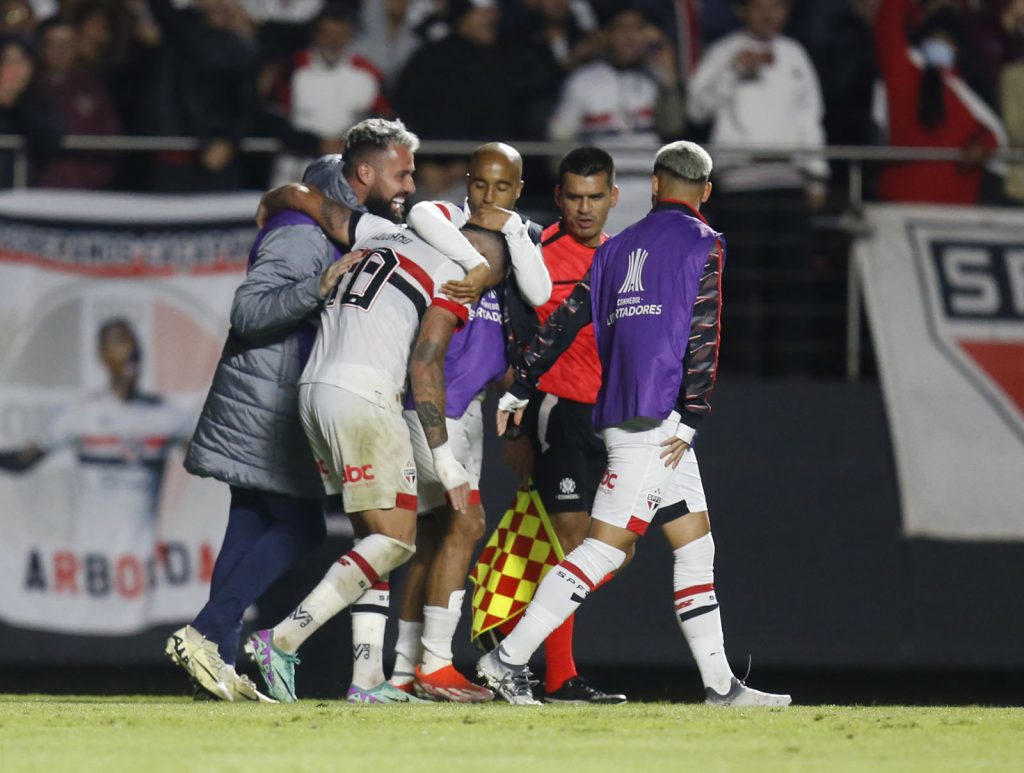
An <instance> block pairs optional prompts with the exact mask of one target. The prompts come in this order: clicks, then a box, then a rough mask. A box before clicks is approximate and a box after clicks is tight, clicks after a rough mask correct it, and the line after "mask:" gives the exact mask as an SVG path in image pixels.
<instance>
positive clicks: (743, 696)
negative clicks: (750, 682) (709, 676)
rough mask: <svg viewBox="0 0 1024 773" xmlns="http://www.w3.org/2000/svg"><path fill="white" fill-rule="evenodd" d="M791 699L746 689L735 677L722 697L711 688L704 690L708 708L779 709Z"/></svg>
mask: <svg viewBox="0 0 1024 773" xmlns="http://www.w3.org/2000/svg"><path fill="white" fill-rule="evenodd" d="M792 702H793V699H792V698H791V697H789V696H788V695H777V694H775V693H770V692H761V691H760V690H755V689H754V688H752V687H747V685H746V684H744V683H743V682H742V681H740V680H739V679H737V678H736V677H735V676H734V677H733V678H732V684H731V685H730V686H729V691H728V692H727V693H725V694H724V695H723V694H721V693H719V692H716V691H715V690H714V689H713V688H711V687H705V688H704V703H706V704H707V705H708V706H731V707H733V708H746V707H747V706H769V707H776V708H781V707H782V706H788V705H789V704H790V703H792Z"/></svg>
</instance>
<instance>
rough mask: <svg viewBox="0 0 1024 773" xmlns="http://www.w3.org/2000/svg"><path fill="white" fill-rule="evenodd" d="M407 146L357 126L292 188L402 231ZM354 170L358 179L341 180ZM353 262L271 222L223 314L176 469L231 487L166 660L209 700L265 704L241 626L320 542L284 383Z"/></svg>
mask: <svg viewBox="0 0 1024 773" xmlns="http://www.w3.org/2000/svg"><path fill="white" fill-rule="evenodd" d="M418 145H419V140H418V139H417V137H416V136H415V135H414V134H412V133H411V132H409V131H407V130H406V129H405V127H404V126H403V125H402V123H401V122H400V121H384V120H382V119H368V120H366V121H363V122H362V123H360V124H357V125H356V126H354V127H353V128H352V129H351V130H350V132H349V134H348V136H347V147H346V153H345V156H344V160H342V158H341V157H338V156H328V157H324V158H322V159H319V160H317V161H314V162H313V163H312V164H310V166H309V168H308V169H307V170H306V174H305V176H304V177H303V182H308V183H310V184H311V185H315V186H316V187H318V188H320V189H322V190H323V191H324V192H325V194H326V195H327V196H328V197H330V198H331V199H333V200H334V201H336V202H340V203H342V204H345V205H347V206H348V207H350V208H353V209H368V210H370V211H371V212H374V213H375V214H378V215H381V216H385V217H389V218H390V219H392V220H394V221H395V222H401V221H402V220H403V219H404V215H405V213H404V203H405V198H406V196H407V195H409V194H411V193H412V192H413V191H414V190H415V185H414V183H413V178H412V172H413V153H414V152H415V150H416V148H417V147H418ZM356 167H358V168H359V170H360V173H359V174H354V175H349V174H347V173H343V169H344V170H345V172H348V171H349V170H350V169H352V168H356ZM345 243H346V244H348V243H350V242H349V241H346V242H345ZM354 262H355V259H354V258H346V259H341V254H340V252H339V250H338V249H337V247H335V245H334V243H333V242H331V241H329V240H328V239H327V237H326V236H325V235H324V233H323V231H322V230H321V229H320V228H319V226H318V225H317V224H316V222H315V221H314V220H313V219H312V218H310V217H307V216H306V215H303V214H300V213H297V212H282V213H280V214H278V215H276V216H275V217H273V218H272V219H271V220H270V221H269V222H267V223H266V224H265V225H264V226H263V227H262V228H261V229H260V232H259V235H258V236H257V238H256V242H255V244H254V245H253V248H252V251H251V253H250V257H249V271H248V275H247V276H246V279H245V280H244V281H243V282H242V284H241V285H240V286H239V288H238V290H237V291H236V292H235V297H234V301H233V303H232V305H231V330H230V332H229V334H228V339H227V342H226V343H225V345H224V351H223V353H222V355H221V359H220V362H219V363H218V366H217V370H216V373H215V375H214V379H213V385H212V386H211V388H210V393H209V395H208V397H207V400H206V405H205V406H204V408H203V413H202V415H201V417H200V419H199V424H198V426H197V427H196V431H195V435H194V436H193V439H192V445H191V447H190V449H189V453H188V457H187V458H186V460H185V467H186V469H187V470H188V471H189V472H191V473H193V474H195V475H200V476H203V477H212V478H216V479H217V480H220V481H223V482H225V483H227V484H228V485H229V486H230V487H231V507H230V510H229V513H228V525H227V531H226V533H225V535H224V542H223V545H222V546H221V551H220V554H219V556H218V557H217V562H216V565H215V566H214V572H213V578H212V580H211V583H210V600H209V602H208V603H207V604H206V606H205V607H203V609H202V610H201V611H200V613H199V614H198V615H197V616H196V618H195V620H194V621H193V622H192V624H191V625H186V626H184V627H183V628H181V629H179V630H178V631H175V632H174V633H173V634H172V635H171V637H170V638H169V639H168V640H167V647H166V653H167V655H168V657H170V659H171V660H172V661H173V662H174V663H176V664H177V665H180V666H181V667H182V668H184V669H185V670H186V671H187V672H188V673H189V674H190V675H191V676H192V677H193V679H194V680H195V681H196V682H197V683H198V684H199V685H200V687H202V688H203V689H204V690H206V691H207V692H209V693H211V694H212V695H214V696H215V697H217V698H219V699H221V700H228V701H232V700H236V699H239V700H270V699H269V698H267V697H266V696H263V695H261V694H260V693H259V692H258V691H257V690H256V688H255V686H254V685H253V683H252V682H251V681H250V680H249V679H247V678H246V677H244V676H239V675H238V674H237V673H236V672H235V669H234V664H235V657H236V653H237V650H238V645H239V638H240V636H241V628H242V614H243V612H244V611H245V609H246V608H247V607H248V606H249V605H250V604H252V603H253V602H255V601H256V599H258V598H259V597H260V595H262V594H263V592H264V591H265V590H267V588H269V587H270V585H271V584H272V583H273V582H274V581H275V580H276V579H277V578H278V577H280V576H281V575H282V574H283V573H284V572H285V571H286V570H287V569H288V568H289V567H290V566H291V565H292V564H293V563H294V562H295V560H296V559H298V558H299V557H300V556H302V555H303V554H304V553H305V552H306V551H308V550H309V549H311V548H312V547H314V546H315V545H317V544H318V543H319V542H320V541H321V540H322V539H323V537H324V534H325V528H324V516H323V502H322V500H323V496H324V490H323V485H322V483H321V481H320V474H319V471H318V470H317V468H316V465H315V463H314V460H313V456H312V453H311V452H310V449H309V445H308V443H307V441H306V437H305V435H304V433H303V430H302V427H301V425H300V423H299V419H298V397H297V386H296V382H297V380H298V377H299V374H300V373H301V371H302V368H303V366H304V364H305V361H306V359H307V357H308V356H309V350H310V347H311V346H312V343H313V340H314V338H315V328H314V327H313V320H315V319H316V318H317V316H318V315H319V313H320V307H321V304H322V302H323V299H324V298H326V297H327V296H328V295H329V294H330V293H331V291H332V290H333V289H334V287H335V286H336V285H337V284H338V282H339V280H340V279H341V277H342V276H343V274H344V273H345V271H347V270H348V268H350V267H351V265H352V264H353V263H354Z"/></svg>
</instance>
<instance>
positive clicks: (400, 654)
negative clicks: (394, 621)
mask: <svg viewBox="0 0 1024 773" xmlns="http://www.w3.org/2000/svg"><path fill="white" fill-rule="evenodd" d="M422 637H423V623H421V622H418V621H416V622H414V621H411V620H402V619H401V618H399V619H398V641H397V642H395V670H394V671H393V672H392V673H391V684H393V685H394V686H395V687H402V686H404V685H407V684H410V683H411V682H413V681H414V680H415V679H416V666H417V664H418V663H419V662H420V659H421V658H422V657H423V644H422V642H421V641H420V640H421V639H422Z"/></svg>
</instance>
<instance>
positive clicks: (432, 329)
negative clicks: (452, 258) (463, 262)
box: [409, 306, 469, 510]
mask: <svg viewBox="0 0 1024 773" xmlns="http://www.w3.org/2000/svg"><path fill="white" fill-rule="evenodd" d="M457 322H458V319H457V318H456V316H455V314H454V313H452V312H451V311H449V310H448V309H446V308H444V307H443V306H431V307H430V308H428V309H427V313H426V314H424V315H423V321H422V322H421V323H420V332H419V336H418V338H417V339H416V345H415V346H414V347H413V350H412V357H411V358H410V359H409V383H410V386H411V388H412V396H413V400H414V402H415V403H416V415H417V416H419V419H420V425H421V426H422V427H423V433H424V434H425V435H426V436H427V445H428V446H429V447H430V452H431V454H432V455H433V458H434V470H435V472H436V473H437V477H438V479H439V480H440V481H441V484H442V485H443V486H444V487H445V490H446V491H447V492H448V496H449V497H450V498H451V501H452V507H454V508H455V509H456V510H465V509H466V506H467V505H468V502H469V476H468V475H467V473H466V470H465V468H464V467H463V466H462V465H461V464H460V463H459V462H458V461H457V460H456V459H455V456H454V454H453V453H452V451H451V449H450V448H449V447H448V427H447V426H446V424H445V380H444V357H445V354H446V353H447V352H448V344H449V342H450V341H451V338H452V333H454V332H455V325H456V324H457Z"/></svg>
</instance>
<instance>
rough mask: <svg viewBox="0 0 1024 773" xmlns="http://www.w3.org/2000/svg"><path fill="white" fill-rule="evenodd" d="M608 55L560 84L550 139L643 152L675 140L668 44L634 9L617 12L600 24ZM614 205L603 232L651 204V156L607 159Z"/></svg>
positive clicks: (681, 121) (677, 109)
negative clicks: (616, 190)
mask: <svg viewBox="0 0 1024 773" xmlns="http://www.w3.org/2000/svg"><path fill="white" fill-rule="evenodd" d="M605 33H606V36H607V49H606V52H605V56H604V57H602V58H601V59H599V60H597V61H594V62H591V63H590V64H585V65H583V66H582V67H580V68H579V69H578V70H576V71H575V72H574V73H572V75H570V76H569V77H568V79H567V80H566V81H565V85H564V87H563V89H562V94H561V97H560V99H559V101H558V104H557V105H556V106H555V110H554V113H553V114H552V116H551V118H550V121H549V124H548V134H549V136H550V138H551V139H554V140H575V141H577V142H584V143H588V144H601V143H602V142H603V141H609V140H610V141H612V142H616V143H620V144H633V145H636V146H638V147H643V148H650V147H653V146H655V145H657V144H658V143H659V142H660V141H662V140H669V139H674V138H677V137H679V136H680V135H681V134H682V132H683V129H684V127H685V124H686V106H685V99H684V95H683V87H682V84H681V83H680V80H679V77H678V69H677V67H676V62H675V51H674V50H673V48H672V45H671V43H669V41H668V40H667V39H666V37H665V36H664V35H663V34H662V33H661V31H660V30H658V28H657V27H656V26H655V25H654V24H652V23H651V22H650V21H649V20H648V19H647V17H646V16H645V15H644V14H642V13H641V12H640V11H638V10H636V9H634V8H631V7H628V6H627V7H624V8H620V9H619V10H617V11H616V12H615V13H614V14H613V15H612V16H611V17H610V18H609V19H608V21H607V24H606V25H605ZM612 156H613V158H614V159H615V169H616V173H617V180H616V182H617V183H618V185H619V190H620V194H619V202H620V203H619V206H618V207H616V208H615V209H614V210H612V212H611V213H610V214H609V217H608V229H609V230H610V231H612V232H615V231H619V230H621V229H622V228H624V227H625V226H627V225H629V224H631V223H633V222H635V221H636V220H639V219H640V218H641V217H643V216H644V214H645V213H646V212H647V210H648V208H649V203H650V186H651V182H650V180H651V171H650V154H649V153H648V152H645V153H644V154H643V155H642V157H641V158H639V159H636V158H631V157H629V156H627V155H624V154H621V153H613V154H612Z"/></svg>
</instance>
